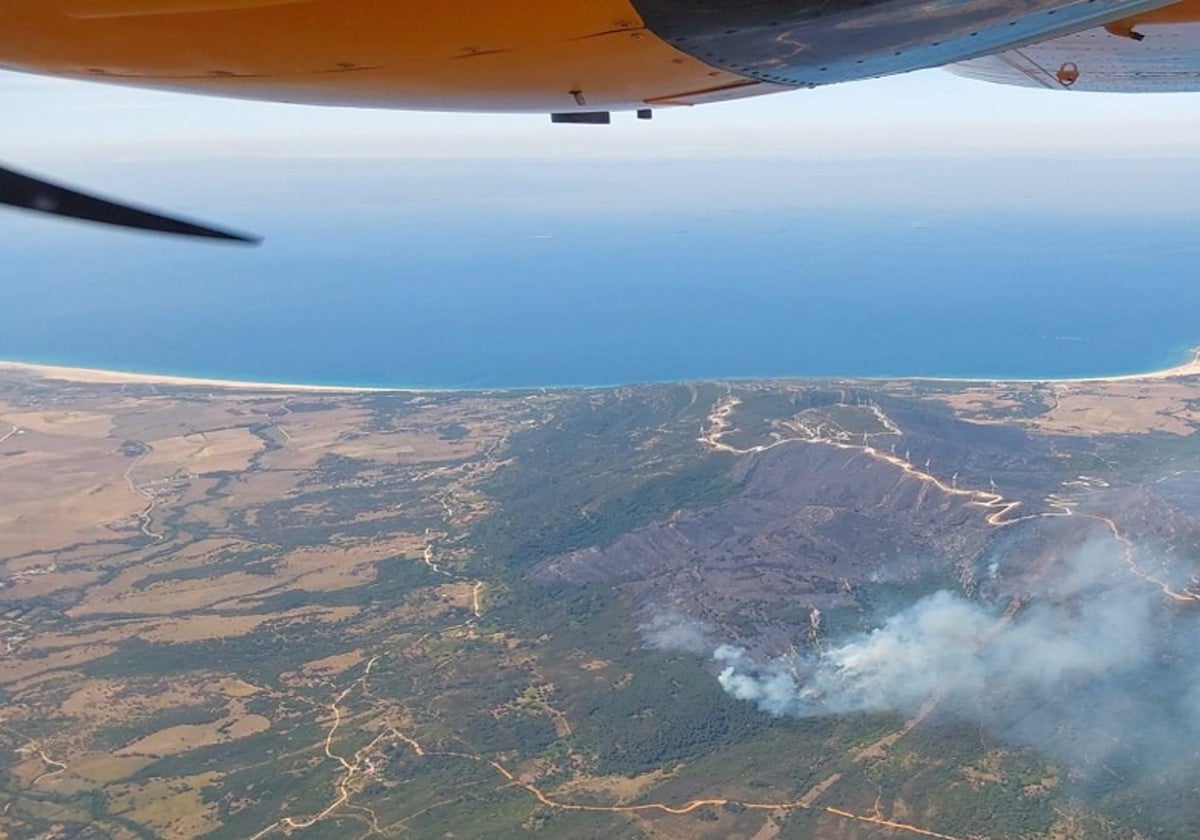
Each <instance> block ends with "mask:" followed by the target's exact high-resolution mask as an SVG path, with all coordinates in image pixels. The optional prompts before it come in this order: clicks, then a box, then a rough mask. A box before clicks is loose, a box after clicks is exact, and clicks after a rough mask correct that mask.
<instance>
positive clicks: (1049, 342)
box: [0, 158, 1200, 388]
mask: <svg viewBox="0 0 1200 840" xmlns="http://www.w3.org/2000/svg"><path fill="white" fill-rule="evenodd" d="M105 174H106V177H107V178H108V181H107V182H106V183H103V184H96V182H95V179H94V178H92V180H91V181H90V182H88V183H89V184H90V185H92V186H99V187H102V188H103V189H105V190H107V191H108V192H116V193H119V194H121V195H123V196H125V197H130V198H136V199H139V200H142V201H145V202H147V203H152V204H155V205H158V206H162V207H168V208H174V209H180V210H185V211H186V212H188V213H191V214H194V215H197V216H199V217H201V218H203V219H205V220H207V221H212V222H217V223H221V224H227V225H230V226H234V227H240V228H245V229H249V230H252V231H256V232H259V233H262V234H265V235H266V237H267V241H266V243H265V245H264V246H263V247H261V248H259V249H256V250H254V249H241V248H231V247H222V246H214V245H211V244H195V243H190V242H183V241H179V240H172V239H160V238H153V237H145V236H139V235H131V234H125V233H119V232H112V231H107V230H102V229H99V228H88V227H84V226H79V225H74V224H69V223H62V222H57V221H52V220H42V219H37V218H34V217H32V216H24V215H18V214H15V213H7V212H6V213H3V214H2V215H0V230H2V231H3V233H2V234H0V249H2V252H3V260H4V263H3V265H4V268H3V270H2V277H3V291H4V298H3V299H4V306H3V308H2V309H0V358H3V359H8V360H16V361H29V362H44V363H52V364H64V365H77V366H84V367H101V368H113V369H119V370H130V371H144V372H155V373H169V374H178V375H195V376H206V377H217V378H227V379H243V380H254V381H279V382H295V383H320V384H353V385H378V386H412V387H451V388H477V387H509V386H513V387H540V386H559V385H607V384H615V383H627V382H651V381H673V380H683V379H698V378H732V377H768V376H770V377H775V376H796V377H803V376H892V375H896V376H901V375H923V376H955V377H986V378H1008V377H1012V378H1058V377H1074V376H1090V375H1107V374H1118V373H1130V372H1138V371H1145V370H1150V369H1156V368H1161V367H1164V366H1167V365H1169V364H1173V363H1177V362H1180V361H1182V360H1183V359H1184V358H1185V356H1186V355H1187V350H1188V348H1190V347H1191V346H1193V345H1195V344H1200V317H1198V314H1200V283H1197V282H1195V281H1196V278H1197V275H1196V270H1195V266H1196V265H1198V264H1200V240H1198V239H1197V237H1196V233H1195V232H1196V230H1197V229H1200V224H1198V223H1200V207H1197V206H1196V205H1195V202H1194V196H1195V193H1196V189H1195V187H1196V185H1197V184H1200V164H1197V163H1196V162H1195V161H1187V160H1185V161H1181V160H1143V161H1123V162H1121V163H1120V164H1119V165H1114V164H1112V163H1108V162H1105V161H1096V160H1092V161H1073V162H1063V161H1050V160H1033V159H1024V160H1018V159H1007V160H1004V159H1001V160H990V161H978V160H976V161H965V160H964V161H958V162H944V161H943V162H938V161H934V160H897V161H869V160H858V161H852V160H841V161H824V162H823V161H811V160H810V161H799V160H774V161H772V160H764V159H761V158H759V159H753V160H741V161H731V160H690V161H685V160H673V161H657V162H656V161H637V162H630V161H595V162H582V163H581V162H570V161H557V162H543V163H535V162H530V161H522V160H519V159H511V160H481V161H463V160H441V161H437V160H432V161H429V160H427V161H416V162H403V161H396V160H389V159H377V160H337V159H324V160H321V161H320V165H319V166H315V165H312V164H311V162H306V161H304V160H288V159H283V160H252V161H233V162H230V161H219V160H218V161H203V162H200V163H196V164H192V165H188V166H186V167H181V166H180V165H178V164H177V163H176V164H173V163H171V162H161V161H145V160H143V161H129V162H123V163H120V164H114V165H112V166H110V167H108V168H107V169H106V171H105ZM55 175H56V176H57V177H60V178H62V179H65V180H70V179H71V178H73V177H75V173H73V172H72V171H71V170H70V167H69V166H67V167H60V168H59V169H58V170H57V171H56V172H55Z"/></svg>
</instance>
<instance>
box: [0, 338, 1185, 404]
mask: <svg viewBox="0 0 1200 840" xmlns="http://www.w3.org/2000/svg"><path fill="white" fill-rule="evenodd" d="M3 371H12V372H14V373H23V374H26V375H30V376H36V377H39V378H42V379H59V380H63V381H66V382H87V383H95V384H104V385H165V386H175V387H183V388H236V389H239V390H246V391H291V392H315V393H327V394H332V393H343V394H365V393H389V392H390V393H396V392H405V393H427V392H432V391H436V390H438V389H434V388H377V387H369V386H353V385H311V384H303V383H292V382H246V381H242V380H240V379H208V378H203V377H192V376H170V375H167V374H161V373H132V372H129V371H120V370H102V369H99V368H84V367H69V366H65V365H40V364H32V363H28V362H10V361H2V360H0V372H3ZM1183 376H1200V347H1197V348H1194V349H1193V350H1192V357H1191V358H1190V359H1189V360H1188V361H1186V362H1183V363H1181V364H1178V365H1175V366H1174V367H1169V368H1164V369H1162V370H1152V371H1146V372H1145V373H1126V374H1120V375H1117V376H1086V377H1066V378H1053V377H1051V378H1046V379H995V378H992V377H978V378H971V377H942V376H888V377H870V376H864V377H845V378H844V380H845V381H853V380H854V379H861V380H864V381H885V380H886V381H893V382H899V381H913V382H915V381H922V382H1047V383H1050V382H1053V383H1063V384H1070V383H1084V382H1138V381H1150V380H1160V379H1175V378H1178V377H1183ZM772 378H775V377H772ZM791 378H796V379H803V378H805V377H791ZM817 378H823V377H817ZM441 390H453V389H449V388H446V389H441Z"/></svg>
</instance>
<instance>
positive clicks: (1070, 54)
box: [948, 20, 1200, 93]
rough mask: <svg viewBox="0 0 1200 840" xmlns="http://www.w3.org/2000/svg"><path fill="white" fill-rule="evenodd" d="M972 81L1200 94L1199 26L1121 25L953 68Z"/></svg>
mask: <svg viewBox="0 0 1200 840" xmlns="http://www.w3.org/2000/svg"><path fill="white" fill-rule="evenodd" d="M948 69H949V70H950V71H951V72H953V73H956V74H958V75H960V76H966V77H968V78H971V79H978V80H980V81H984V82H994V83H997V84H1005V85H1018V86H1022V87H1041V88H1049V89H1054V90H1062V89H1068V90H1078V91H1097V92H1107V93H1182V92H1187V91H1198V90H1200V22H1180V23H1158V24H1156V23H1151V22H1139V21H1136V20H1135V21H1132V22H1130V21H1124V22H1122V23H1121V24H1119V25H1111V26H1109V27H1108V28H1105V27H1097V28H1094V29H1089V30H1086V31H1084V32H1077V33H1075V34H1072V35H1066V36H1063V37H1061V38H1052V39H1050V40H1048V41H1042V42H1041V43H1037V44H1030V45H1028V46H1024V47H1020V48H1017V49H1012V50H1004V51H1002V52H998V53H995V54H993V55H988V56H983V57H981V58H976V59H972V60H970V61H962V62H958V63H957V64H952V65H950V66H949V68H948Z"/></svg>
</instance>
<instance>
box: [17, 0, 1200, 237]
mask: <svg viewBox="0 0 1200 840" xmlns="http://www.w3.org/2000/svg"><path fill="white" fill-rule="evenodd" d="M947 65H949V66H951V68H952V69H953V70H954V72H957V73H961V74H963V75H967V76H971V77H973V78H978V79H983V80H986V81H993V82H1002V83H1006V84H1022V85H1032V86H1042V87H1048V88H1071V89H1074V90H1107V91H1116V90H1119V91H1184V90H1200V0H1179V1H1178V2H1174V3H1172V2H1171V0H587V2H582V0H454V2H447V0H0V68H3V69H8V70H19V71H24V72H30V73H42V74H45V75H52V76H59V77H65V78H74V79H86V80H92V81H102V82H109V83H113V84H127V85H135V86H142V87H152V88H162V89H167V90H176V91H181V92H189V93H203V94H210V95H216V96H229V97H240V98H247V99H263V100H276V101H286V102H295V103H306V104H320V105H339V106H360V107H373V108H412V109H419V110H461V111H525V112H535V113H536V112H542V113H549V114H550V115H551V117H552V118H553V120H554V122H567V123H570V122H575V123H590V124H604V123H607V122H609V121H610V120H609V112H610V111H615V110H635V111H637V112H638V116H639V117H649V116H651V111H652V108H654V107H660V106H686V105H694V104H700V103H706V102H716V101H722V100H725V99H732V98H738V97H742V96H755V95H760V94H766V93H775V92H780V91H786V90H796V89H801V88H811V87H816V86H818V85H828V84H834V83H838V82H850V81H855V80H858V79H868V78H873V77H877V76H886V75H890V74H895V73H906V72H909V71H912V70H919V69H924V68H929V67H942V66H947ZM0 204H9V205H14V206H19V207H26V208H30V209H35V210H42V211H44V212H50V213H57V214H59V215H68V216H74V217H77V218H88V219H93V220H98V221H104V222H108V223H111V224H123V225H127V226H133V227H141V228H148V229H156V230H169V231H172V232H176V233H187V234H189V235H201V236H214V235H216V236H218V238H235V239H236V238H238V235H236V234H235V235H233V236H229V235H227V234H226V232H224V231H214V230H211V229H208V228H205V227H204V226H195V225H191V224H190V223H182V225H181V224H180V223H179V222H177V221H176V220H168V219H164V218H162V217H161V216H159V214H153V213H146V212H144V211H138V210H134V209H132V208H128V207H125V206H118V205H116V204H114V203H112V202H105V201H99V200H96V199H93V198H90V197H87V196H84V195H81V194H78V193H75V192H74V191H71V190H65V189H63V188H60V187H57V186H54V185H49V184H46V183H44V182H39V181H36V180H35V179H30V178H28V177H27V176H20V175H16V174H15V173H12V172H7V171H3V177H2V178H0Z"/></svg>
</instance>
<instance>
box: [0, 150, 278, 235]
mask: <svg viewBox="0 0 1200 840" xmlns="http://www.w3.org/2000/svg"><path fill="white" fill-rule="evenodd" d="M0 204H7V205H8V206H10V207H20V208H22V209H25V210H34V211H37V212H39V213H49V214H50V215H52V216H67V217H69V218H72V219H82V220H84V221H88V222H100V223H101V224H105V225H117V226H118V227H127V228H135V229H137V230H149V231H155V232H158V233H171V234H176V235H179V236H199V237H204V238H207V239H220V240H224V241H228V242H243V243H247V244H251V245H257V244H258V243H259V242H261V241H262V238H261V237H258V236H251V235H249V234H245V233H237V232H234V231H229V230H221V229H219V228H214V227H208V226H206V225H200V224H196V223H194V222H189V221H185V220H184V219H177V218H172V217H171V216H164V215H162V214H161V213H154V212H152V211H149V210H139V209H138V208H136V207H131V206H129V205H128V204H121V203H118V202H115V201H107V200H105V199H103V198H98V197H96V196H92V195H87V194H86V193H81V192H76V191H75V190H72V189H68V188H67V187H61V186H58V185H57V184H52V183H50V182H48V181H43V180H41V179H39V178H33V177H31V176H29V175H22V174H21V173H20V172H14V171H13V170H11V169H5V168H4V167H0Z"/></svg>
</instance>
